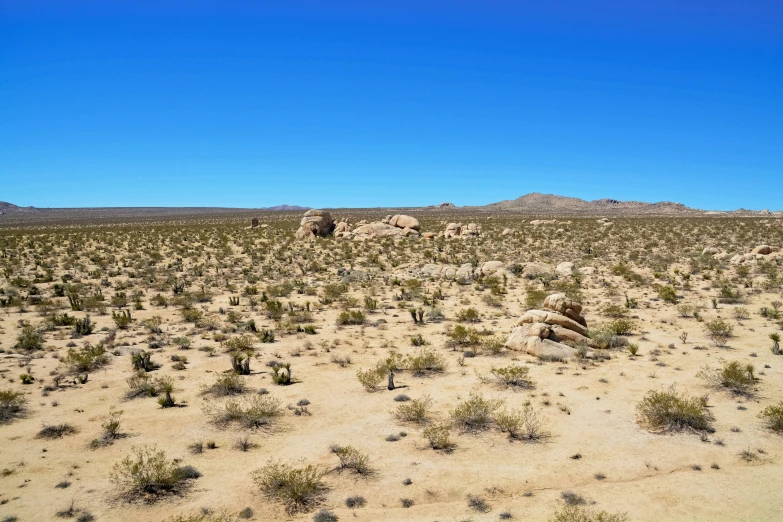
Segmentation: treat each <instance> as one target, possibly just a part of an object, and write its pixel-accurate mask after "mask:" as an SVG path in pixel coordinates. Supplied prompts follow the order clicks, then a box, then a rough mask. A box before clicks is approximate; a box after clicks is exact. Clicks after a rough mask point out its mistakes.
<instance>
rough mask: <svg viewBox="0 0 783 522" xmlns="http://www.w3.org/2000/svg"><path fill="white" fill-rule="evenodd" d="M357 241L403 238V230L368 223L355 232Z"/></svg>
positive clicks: (381, 224) (384, 224)
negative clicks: (378, 238)
mask: <svg viewBox="0 0 783 522" xmlns="http://www.w3.org/2000/svg"><path fill="white" fill-rule="evenodd" d="M353 235H354V237H355V238H356V239H373V238H376V237H387V236H392V237H402V229H401V228H397V227H395V226H392V225H389V224H386V223H368V224H366V225H362V226H360V227H356V228H355V229H354V230H353Z"/></svg>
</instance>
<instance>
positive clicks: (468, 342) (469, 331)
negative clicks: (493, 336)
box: [449, 324, 481, 346]
mask: <svg viewBox="0 0 783 522" xmlns="http://www.w3.org/2000/svg"><path fill="white" fill-rule="evenodd" d="M449 337H451V341H450V344H451V345H453V346H475V345H477V344H479V343H480V342H481V337H480V336H479V333H478V331H477V330H476V329H475V328H466V327H465V326H462V325H461V324H458V325H456V326H455V327H454V328H453V329H452V330H451V332H450V333H449Z"/></svg>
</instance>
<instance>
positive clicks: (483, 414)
mask: <svg viewBox="0 0 783 522" xmlns="http://www.w3.org/2000/svg"><path fill="white" fill-rule="evenodd" d="M502 404H503V400H502V399H485V398H484V397H483V396H481V395H474V394H471V396H470V398H469V399H467V400H465V401H463V402H462V403H460V404H459V405H457V407H456V408H454V410H453V411H452V412H451V418H452V420H453V421H454V423H455V424H456V425H457V426H459V427H460V428H462V429H463V430H467V431H477V430H484V429H487V428H489V426H490V425H491V424H492V422H493V414H494V412H495V410H497V409H498V408H499V407H500V406H501V405H502Z"/></svg>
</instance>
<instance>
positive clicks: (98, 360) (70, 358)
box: [63, 342, 109, 373]
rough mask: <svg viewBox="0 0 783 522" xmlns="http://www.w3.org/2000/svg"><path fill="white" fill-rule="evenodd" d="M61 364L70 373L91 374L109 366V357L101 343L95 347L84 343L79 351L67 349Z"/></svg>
mask: <svg viewBox="0 0 783 522" xmlns="http://www.w3.org/2000/svg"><path fill="white" fill-rule="evenodd" d="M63 363H65V365H66V366H67V367H68V371H69V372H70V373H84V372H91V371H94V370H98V369H100V368H102V367H104V366H106V365H107V364H109V356H108V355H107V354H106V348H104V346H103V343H102V342H101V343H98V344H96V345H95V346H92V345H90V344H89V343H85V345H84V347H83V348H82V349H81V350H76V349H75V348H71V349H69V350H68V354H67V355H66V356H65V359H63Z"/></svg>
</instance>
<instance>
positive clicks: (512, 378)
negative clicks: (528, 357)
mask: <svg viewBox="0 0 783 522" xmlns="http://www.w3.org/2000/svg"><path fill="white" fill-rule="evenodd" d="M491 373H492V375H494V376H495V379H496V380H497V382H499V383H500V384H502V385H503V386H517V387H520V388H532V387H533V379H531V378H530V376H529V375H528V374H529V373H530V368H528V367H527V366H520V365H518V364H513V365H511V366H506V367H504V368H493V369H492V370H491Z"/></svg>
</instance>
